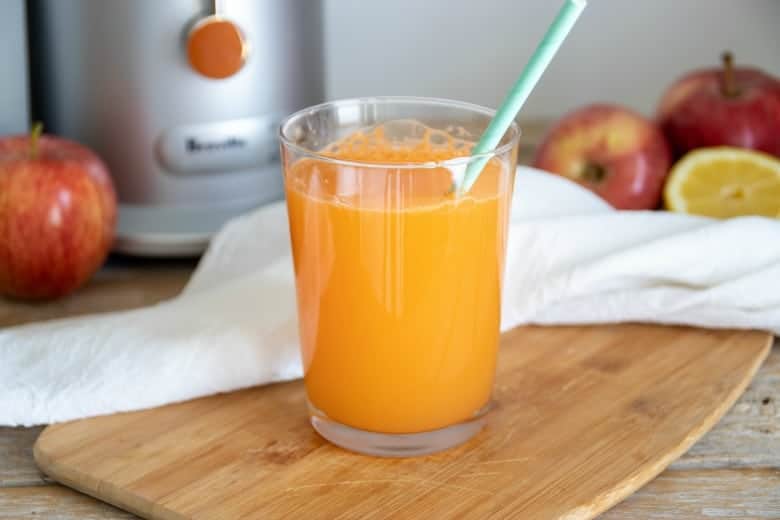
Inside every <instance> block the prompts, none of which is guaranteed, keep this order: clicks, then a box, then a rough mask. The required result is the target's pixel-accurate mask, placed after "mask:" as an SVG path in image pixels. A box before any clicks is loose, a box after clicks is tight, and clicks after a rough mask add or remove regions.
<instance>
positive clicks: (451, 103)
mask: <svg viewBox="0 0 780 520" xmlns="http://www.w3.org/2000/svg"><path fill="white" fill-rule="evenodd" d="M367 103H385V104H389V103H399V104H420V105H433V106H447V107H452V108H461V109H464V110H470V111H472V112H476V113H479V114H482V115H485V116H487V117H488V118H489V119H490V120H492V119H493V117H494V116H495V115H496V110H494V109H492V108H487V107H484V106H482V105H477V104H476V103H468V102H466V101H456V100H452V99H446V98H436V97H423V96H367V97H355V98H345V99H338V100H334V101H326V102H324V103H319V104H317V105H312V106H310V107H306V108H303V109H301V110H298V111H296V112H293V113H292V114H290V115H288V116H287V117H285V118H284V119H283V120H282V122H281V123H280V124H279V129H278V132H277V133H278V136H279V141H280V142H281V143H282V145H283V146H285V147H287V148H290V149H292V150H294V151H295V152H297V153H300V154H304V155H307V156H310V157H313V158H316V159H317V160H321V161H323V162H327V163H331V164H338V165H341V166H354V167H358V168H378V169H412V168H415V169H419V168H431V169H432V168H440V167H452V166H465V165H466V164H468V163H469V162H471V161H472V160H474V159H482V158H484V159H491V158H493V157H497V156H499V155H502V154H504V153H506V152H508V151H509V150H511V149H512V148H514V147H515V146H516V145H517V143H518V142H519V140H520V136H521V131H520V126H519V125H518V124H517V121H515V120H513V121H512V124H511V125H510V126H509V130H508V131H513V132H514V135H513V136H512V137H511V138H510V139H509V141H508V142H506V143H504V144H502V145H501V146H499V147H497V148H494V149H493V150H490V151H488V152H483V153H479V154H475V155H468V156H463V157H453V158H452V159H445V160H442V161H419V162H414V161H412V162H396V163H379V162H369V161H354V160H346V159H336V158H334V157H330V156H327V155H323V154H322V152H321V151H319V150H311V149H309V148H306V147H305V146H301V145H299V144H297V143H295V142H293V141H292V140H291V139H290V138H288V137H287V136H286V135H285V129H286V128H287V127H289V126H290V124H291V123H293V122H294V121H296V120H298V119H302V118H303V117H305V116H307V115H311V114H313V113H314V112H316V111H318V110H323V109H325V108H329V107H339V106H348V105H360V104H367Z"/></svg>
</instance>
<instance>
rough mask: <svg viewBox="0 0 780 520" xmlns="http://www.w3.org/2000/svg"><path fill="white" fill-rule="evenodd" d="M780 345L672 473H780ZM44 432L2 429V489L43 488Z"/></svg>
mask: <svg viewBox="0 0 780 520" xmlns="http://www.w3.org/2000/svg"><path fill="white" fill-rule="evenodd" d="M778 403H780V344H779V343H778V341H777V340H776V341H775V348H774V349H773V350H772V351H771V353H770V354H769V356H768V357H767V359H766V361H765V362H764V364H763V365H762V366H761V369H760V370H759V371H758V373H757V374H756V377H755V379H754V380H753V382H752V383H751V384H750V386H749V387H748V389H747V390H746V391H745V393H744V394H743V395H742V397H740V399H739V401H737V403H736V404H735V405H734V406H733V407H732V408H731V410H729V412H728V413H727V414H726V415H725V416H724V417H723V419H721V420H720V422H718V424H717V425H716V426H715V427H714V428H713V429H712V430H711V431H710V432H709V433H707V434H706V435H705V436H704V437H702V438H701V440H699V441H698V442H697V443H696V444H694V446H693V447H692V448H691V449H690V450H688V452H687V453H685V455H683V456H682V457H680V458H679V459H678V460H676V461H675V462H674V463H672V465H671V468H672V469H705V468H780V405H779V404H778ZM42 430H43V428H40V427H38V428H4V427H0V487H4V486H20V485H21V486H34V485H42V484H44V483H45V482H47V479H46V478H45V477H44V476H43V475H42V474H41V472H40V471H39V470H38V468H37V466H35V462H34V461H33V457H32V451H33V443H34V442H35V439H37V438H38V435H39V434H40V432H41V431H42Z"/></svg>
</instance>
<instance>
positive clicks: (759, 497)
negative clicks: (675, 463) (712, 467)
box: [601, 469, 780, 520]
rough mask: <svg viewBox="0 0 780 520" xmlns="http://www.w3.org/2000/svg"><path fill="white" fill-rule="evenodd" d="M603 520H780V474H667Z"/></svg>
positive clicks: (741, 471) (742, 471)
mask: <svg viewBox="0 0 780 520" xmlns="http://www.w3.org/2000/svg"><path fill="white" fill-rule="evenodd" d="M601 518H602V519H603V520H655V519H661V518H663V519H668V518H673V519H681V518H690V519H706V518H717V519H720V520H723V519H728V518H734V519H736V518H739V519H746V518H751V519H756V520H757V519H761V518H780V470H778V469H759V470H721V471H707V470H696V471H667V472H664V473H663V474H661V475H660V476H659V477H658V478H656V479H655V480H653V481H652V482H651V483H650V484H648V485H647V486H645V487H643V488H642V489H640V490H639V491H637V492H636V493H635V494H633V495H632V496H630V497H629V498H628V499H627V500H626V501H625V502H623V503H622V504H619V505H618V506H617V507H615V508H613V509H611V510H610V511H608V512H607V513H605V514H604V515H603V516H602V517H601Z"/></svg>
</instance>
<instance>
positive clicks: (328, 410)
mask: <svg viewBox="0 0 780 520" xmlns="http://www.w3.org/2000/svg"><path fill="white" fill-rule="evenodd" d="M405 124H414V125H416V126H417V129H416V130H415V131H414V132H412V133H413V134H414V136H413V138H404V139H402V140H400V141H398V140H396V138H395V137H392V136H389V134H390V133H391V132H390V130H391V128H390V127H389V126H388V125H377V126H374V127H372V128H370V129H363V130H359V131H357V132H355V133H353V134H352V135H349V136H347V137H346V138H342V139H339V140H338V141H336V142H335V143H332V144H330V145H328V146H326V147H324V148H322V149H320V150H319V151H318V154H317V156H301V157H297V158H294V157H290V156H289V155H287V156H285V158H284V161H285V183H286V196H287V207H288V215H289V223H290V236H291V241H292V250H293V258H294V267H295V274H296V287H297V302H298V317H299V329H300V341H301V348H302V358H303V365H304V381H305V387H306V393H307V397H308V400H309V403H310V406H311V407H312V408H313V413H315V414H320V415H323V416H325V417H327V419H328V420H330V421H335V422H336V423H339V424H341V425H344V426H347V427H350V428H354V429H357V430H360V431H364V432H379V433H384V434H401V433H402V434H410V433H418V432H429V431H432V430H438V429H441V428H445V427H449V426H452V425H455V424H458V423H462V422H464V421H469V420H471V419H473V418H475V417H477V416H479V415H480V414H481V413H483V411H484V409H485V407H486V406H487V404H488V402H489V400H490V395H491V390H492V386H493V379H494V374H495V371H496V354H497V349H498V342H499V325H500V314H501V313H500V300H501V280H502V272H503V262H504V249H505V242H506V230H507V219H508V213H509V203H510V200H511V192H512V181H513V171H514V157H511V158H510V159H509V160H508V161H502V160H500V159H499V158H495V157H494V158H491V159H490V161H489V162H488V163H487V166H486V167H485V169H484V170H483V171H482V174H481V175H480V177H479V179H478V181H477V183H476V184H475V185H474V186H473V187H472V189H471V190H470V191H469V192H468V193H467V194H457V193H456V190H453V179H454V174H453V171H456V172H457V170H458V168H460V169H461V171H462V169H463V168H465V164H466V162H465V161H461V162H460V164H459V165H456V166H453V165H452V164H450V163H451V162H452V160H453V159H455V158H458V157H460V158H463V157H464V156H466V157H467V156H468V153H469V151H470V149H471V146H472V144H473V143H471V142H469V141H465V140H462V139H458V138H455V137H453V136H451V135H449V134H447V133H446V132H443V131H438V130H432V129H430V128H425V127H422V128H421V126H422V125H420V124H419V123H410V122H406V123H405ZM391 126H392V125H391Z"/></svg>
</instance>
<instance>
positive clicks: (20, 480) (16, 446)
mask: <svg viewBox="0 0 780 520" xmlns="http://www.w3.org/2000/svg"><path fill="white" fill-rule="evenodd" d="M42 430H43V428H42V427H37V428H7V427H0V488H3V487H11V486H37V485H42V484H45V483H46V479H45V478H44V476H43V474H42V473H41V472H40V470H38V467H37V466H36V465H35V463H34V462H33V442H35V439H37V438H38V435H39V434H40V433H41V431H42Z"/></svg>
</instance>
